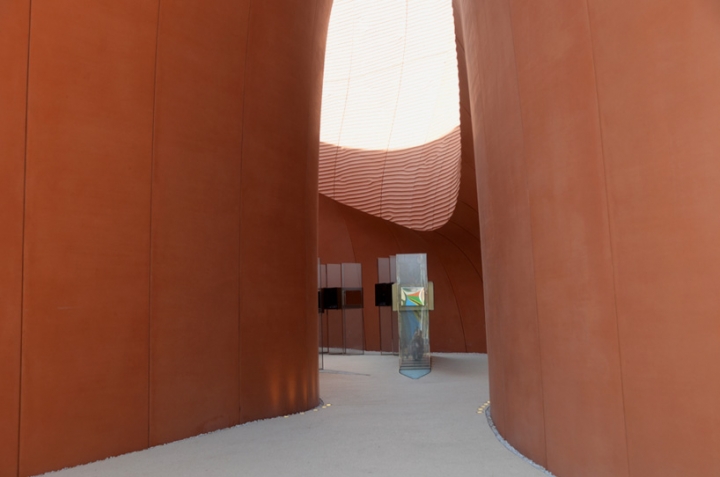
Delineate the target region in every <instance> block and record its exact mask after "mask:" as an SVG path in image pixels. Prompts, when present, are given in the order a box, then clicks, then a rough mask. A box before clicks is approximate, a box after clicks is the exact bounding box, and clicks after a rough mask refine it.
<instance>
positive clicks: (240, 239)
mask: <svg viewBox="0 0 720 477" xmlns="http://www.w3.org/2000/svg"><path fill="white" fill-rule="evenodd" d="M251 14H252V0H250V1H249V2H248V12H247V16H246V17H245V23H246V28H247V31H246V32H245V57H244V58H243V81H242V111H241V113H240V120H241V125H240V158H239V159H240V194H239V203H238V212H239V213H238V311H237V312H238V316H237V339H238V349H237V377H238V381H237V383H238V387H237V409H238V423H240V422H242V358H241V354H242V336H241V335H242V332H241V328H242V325H241V317H242V301H243V300H242V290H243V287H242V268H243V253H242V252H243V250H242V245H243V234H242V230H243V220H242V219H243V177H244V174H243V163H244V162H245V161H244V159H245V101H246V92H247V77H248V74H247V72H248V69H249V66H248V65H249V62H248V51H250V16H251Z"/></svg>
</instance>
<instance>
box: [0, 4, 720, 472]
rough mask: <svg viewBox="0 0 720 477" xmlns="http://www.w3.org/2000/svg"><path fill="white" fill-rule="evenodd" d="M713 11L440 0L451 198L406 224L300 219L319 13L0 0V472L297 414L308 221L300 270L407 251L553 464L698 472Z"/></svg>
mask: <svg viewBox="0 0 720 477" xmlns="http://www.w3.org/2000/svg"><path fill="white" fill-rule="evenodd" d="M717 5H718V4H717V2H716V1H715V0H641V1H638V2H620V1H619V0H587V1H585V0H552V1H550V2H537V1H532V0H455V6H456V14H457V18H458V30H459V36H458V42H459V52H460V55H461V57H463V58H464V59H465V60H466V65H465V64H461V65H460V75H461V78H460V79H461V84H462V83H463V82H464V81H465V80H467V85H466V89H465V91H466V92H465V93H462V94H463V96H461V105H462V107H461V118H462V124H463V126H462V127H463V133H464V134H463V141H464V142H463V167H462V169H463V176H462V184H461V187H460V199H459V203H458V205H457V206H456V209H455V212H454V214H453V217H452V218H451V220H450V222H449V223H448V224H447V225H446V226H444V227H443V228H441V229H439V230H438V231H435V232H422V233H416V232H410V231H408V230H407V229H403V228H401V227H399V226H395V225H392V224H389V223H387V222H384V221H382V220H381V219H376V218H374V217H371V216H368V215H365V214H361V213H359V212H357V211H354V210H352V209H349V208H347V207H345V206H340V205H339V204H337V203H335V202H332V201H329V200H327V199H321V201H322V202H321V205H320V208H319V210H320V220H319V219H318V195H317V187H318V183H317V180H318V179H317V177H318V170H317V158H318V147H319V142H318V141H319V124H320V121H319V115H320V99H321V94H320V93H321V87H322V70H323V58H324V55H323V54H324V42H325V38H326V32H327V22H328V18H329V14H330V6H331V0H240V1H237V0H232V1H231V0H212V1H207V0H205V1H200V0H183V1H179V0H174V1H171V0H168V1H162V2H159V1H158V0H127V1H123V2H97V1H91V0H64V1H58V2H32V3H31V2H30V0H4V1H3V2H2V5H0V64H2V66H3V68H0V223H1V224H2V227H0V249H1V250H2V254H0V256H1V257H2V259H1V260H2V266H0V290H2V293H1V294H0V380H1V382H2V386H0V422H1V423H2V425H0V475H2V476H6V475H7V476H15V475H23V476H24V475H30V474H36V473H40V472H43V471H47V470H52V469H58V468H61V467H65V466H69V465H75V464H80V463H84V462H89V461H92V460H96V459H100V458H104V457H107V456H110V455H117V454H120V453H123V452H128V451H132V450H137V449H142V448H146V447H148V446H150V445H155V444H159V443H163V442H168V441H171V440H176V439H179V438H183V437H187V436H190V435H195V434H198V433H202V432H206V431H209V430H213V429H218V428H222V427H226V426H229V425H232V424H235V423H239V422H244V421H248V420H252V419H258V418H263V417H269V416H275V415H279V414H284V413H287V412H292V411H299V410H302V409H308V408H310V407H313V406H314V405H316V404H317V402H318V372H317V335H318V330H317V313H316V311H317V310H316V300H317V297H316V286H317V277H316V273H317V257H318V223H319V224H320V244H321V245H320V246H321V253H320V256H321V258H323V261H325V262H338V261H360V262H363V263H365V262H368V263H372V261H373V260H374V259H375V258H377V256H387V255H389V254H391V253H397V252H402V251H408V252H410V251H418V250H417V249H418V248H419V247H428V250H429V253H431V254H432V256H433V257H434V258H432V257H431V258H430V262H431V263H430V266H431V267H433V266H434V267H436V270H443V273H444V275H443V273H439V274H440V275H443V277H446V278H442V279H441V280H440V281H442V282H443V283H445V284H444V285H442V284H441V285H440V287H438V290H436V293H438V294H440V293H442V294H443V295H446V294H447V296H449V295H450V294H452V298H448V299H447V302H446V303H447V313H446V314H444V315H443V316H444V318H443V319H445V324H444V325H443V327H442V329H438V330H433V339H435V337H438V339H441V342H443V340H444V346H445V345H446V346H447V349H452V350H457V351H463V350H468V351H480V350H482V349H483V346H484V343H483V342H482V341H483V339H482V337H483V336H484V335H483V330H482V326H479V325H478V323H482V320H483V319H485V320H486V329H487V349H488V352H489V359H490V381H491V400H492V413H493V417H494V419H495V421H496V423H497V425H498V428H499V430H500V432H501V433H502V434H503V436H504V437H506V438H507V440H508V441H510V443H512V444H513V445H514V446H515V447H517V448H518V449H519V450H520V451H521V452H523V453H524V454H525V455H527V456H529V457H530V458H532V459H533V460H535V461H537V462H538V463H541V464H543V465H545V466H546V467H548V468H549V469H550V470H551V471H552V472H553V473H555V474H556V475H558V476H561V477H563V476H572V475H583V476H612V477H617V476H625V475H632V476H634V477H638V476H653V477H657V476H677V475H692V476H700V477H704V476H708V477H709V476H716V475H719V474H720V456H719V455H718V453H717V449H718V442H717V441H718V435H720V418H718V417H717V416H716V413H714V411H713V409H714V403H715V402H716V401H717V400H718V398H719V397H720V387H719V385H718V384H717V382H718V381H717V379H716V376H717V374H718V371H719V368H718V366H719V365H718V363H719V362H720V356H719V355H720V346H718V342H719V340H720V337H719V336H718V333H717V328H718V326H717V316H718V311H720V310H719V306H718V300H717V292H716V290H715V288H716V285H717V284H718V283H720V271H719V270H720V267H719V266H718V265H720V256H718V253H717V252H715V250H718V247H717V246H716V244H717V242H718V238H720V225H718V224H719V222H718V220H716V218H715V216H716V214H715V208H716V204H717V203H718V201H719V200H720V188H718V186H717V185H718V184H719V183H720V167H719V166H718V161H717V159H718V157H717V156H718V151H720V135H719V134H718V131H719V130H720V116H719V115H718V111H720V88H719V86H720V60H719V59H718V55H717V52H718V51H720V8H718V6H717ZM461 63H462V62H461ZM461 91H462V88H461ZM467 131H471V133H469V134H468V133H467ZM468 148H469V149H468ZM467 151H471V153H468V152H467ZM473 178H475V179H476V181H473V180H472V179H473ZM476 185H477V187H476ZM343 227H345V228H344V229H343ZM327 237H331V238H332V240H330V243H329V244H328V243H327V242H325V241H326V240H328V239H327ZM478 237H479V243H480V248H477V247H478ZM323 244H325V245H323ZM333 247H335V248H333ZM393 250H394V251H393ZM473 250H474V251H473ZM324 254H326V256H323V255H324ZM480 254H481V255H482V267H480ZM351 255H352V258H353V260H346V259H345V258H344V257H350V256H351ZM433 263H435V265H433ZM368 267H370V268H366V270H373V268H371V267H372V266H371V265H368ZM480 270H482V272H480ZM366 275H367V276H368V277H369V281H366V283H365V287H366V289H369V287H370V285H371V283H372V281H373V280H372V276H371V274H369V273H367V272H366ZM437 283H438V281H436V284H437ZM443 287H445V288H444V290H445V291H442V290H443ZM481 290H484V294H483V293H481ZM368 295H369V294H368ZM478 300H480V301H482V300H484V311H483V310H482V309H480V308H476V307H475V304H476V303H477V302H478ZM461 329H462V330H464V331H463V332H462V333H460V331H459V330H461ZM468 329H470V330H471V332H470V333H468ZM373 333H374V332H373V331H372V330H368V329H366V335H367V337H368V340H369V341H368V342H369V343H370V342H371V340H374V339H376V338H375V337H374V335H373Z"/></svg>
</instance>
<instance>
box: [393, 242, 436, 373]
mask: <svg viewBox="0 0 720 477" xmlns="http://www.w3.org/2000/svg"><path fill="white" fill-rule="evenodd" d="M395 262H396V277H395V286H394V287H393V290H394V294H395V300H396V308H397V310H398V334H399V354H400V373H401V374H403V375H405V376H408V377H411V378H415V379H417V378H420V377H422V376H425V375H426V374H428V373H429V372H430V369H431V365H432V362H431V357H430V308H431V300H432V289H431V287H430V286H429V282H428V276H427V256H426V255H425V254H424V253H418V254H398V255H396V257H395Z"/></svg>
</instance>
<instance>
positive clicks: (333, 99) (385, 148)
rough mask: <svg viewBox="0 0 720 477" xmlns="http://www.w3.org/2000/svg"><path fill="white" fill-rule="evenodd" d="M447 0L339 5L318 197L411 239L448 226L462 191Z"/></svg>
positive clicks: (331, 38)
mask: <svg viewBox="0 0 720 477" xmlns="http://www.w3.org/2000/svg"><path fill="white" fill-rule="evenodd" d="M459 96H460V95H459V81H458V67H457V50H456V43H455V25H454V21H453V11H452V0H335V1H334V3H333V10H332V14H331V17H330V26H329V33H328V39H327V52H326V57H325V77H324V84H323V102H322V119H321V131H320V164H319V191H320V192H321V193H322V194H325V195H327V196H329V197H331V198H333V199H335V200H337V201H339V202H342V203H344V204H346V205H349V206H351V207H354V208H356V209H359V210H362V211H364V212H367V213H370V214H373V215H375V216H377V217H381V218H384V219H387V220H391V221H393V222H395V223H398V224H400V225H404V226H407V227H410V228H413V229H415V230H433V229H436V228H438V227H440V226H442V225H443V224H445V223H446V222H447V221H448V220H449V218H450V216H451V215H452V213H453V211H454V209H455V203H456V201H457V193H458V189H459V184H460V153H461V143H460V127H459V125H460V97H459Z"/></svg>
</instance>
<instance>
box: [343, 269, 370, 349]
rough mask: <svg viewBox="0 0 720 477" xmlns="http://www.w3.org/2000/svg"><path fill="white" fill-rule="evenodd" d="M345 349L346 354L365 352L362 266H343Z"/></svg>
mask: <svg viewBox="0 0 720 477" xmlns="http://www.w3.org/2000/svg"><path fill="white" fill-rule="evenodd" d="M341 266H342V306H343V311H342V314H343V337H344V339H343V348H344V349H345V353H346V354H363V352H364V351H365V333H364V331H365V322H364V315H363V313H364V310H363V306H364V305H363V286H362V285H363V279H362V264H360V263H343V264H342V265H341Z"/></svg>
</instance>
